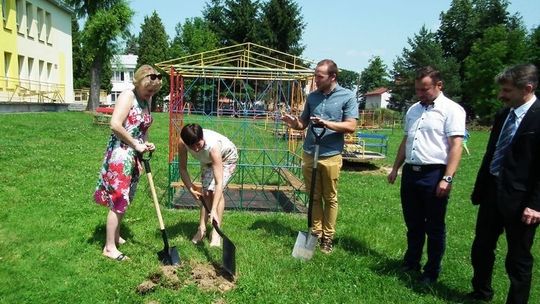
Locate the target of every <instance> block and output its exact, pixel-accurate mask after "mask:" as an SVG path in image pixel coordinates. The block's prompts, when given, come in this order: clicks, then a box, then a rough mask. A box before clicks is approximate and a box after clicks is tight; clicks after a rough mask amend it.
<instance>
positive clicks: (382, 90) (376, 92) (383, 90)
mask: <svg viewBox="0 0 540 304" xmlns="http://www.w3.org/2000/svg"><path fill="white" fill-rule="evenodd" d="M388 91H389V90H388V88H385V87H381V88H376V89H374V90H373V91H369V92H367V93H366V94H365V95H364V96H375V95H382V94H383V93H386V92H388Z"/></svg>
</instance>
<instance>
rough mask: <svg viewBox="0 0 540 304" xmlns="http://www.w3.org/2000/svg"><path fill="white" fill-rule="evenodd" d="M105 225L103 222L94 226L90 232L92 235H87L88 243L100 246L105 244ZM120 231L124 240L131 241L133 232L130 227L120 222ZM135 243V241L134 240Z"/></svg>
mask: <svg viewBox="0 0 540 304" xmlns="http://www.w3.org/2000/svg"><path fill="white" fill-rule="evenodd" d="M106 231H107V230H106V227H105V224H99V225H96V227H94V232H93V233H92V236H91V237H89V238H88V239H87V240H86V242H87V243H88V244H98V245H99V246H101V247H102V248H103V247H104V246H105V237H106ZM120 232H121V236H122V237H123V238H124V240H126V241H127V242H133V241H134V239H133V232H131V229H129V227H128V226H127V225H125V224H124V223H120ZM135 243H136V241H135Z"/></svg>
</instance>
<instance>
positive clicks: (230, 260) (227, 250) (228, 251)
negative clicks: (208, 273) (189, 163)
mask: <svg viewBox="0 0 540 304" xmlns="http://www.w3.org/2000/svg"><path fill="white" fill-rule="evenodd" d="M199 200H200V201H201V203H202V205H203V207H204V209H205V210H206V212H207V213H208V214H210V209H208V206H206V203H205V202H204V200H203V199H202V198H199ZM212 226H213V227H214V229H215V230H216V232H217V233H218V234H219V236H221V238H222V239H223V255H222V260H223V269H224V270H225V271H226V272H227V274H229V275H230V276H231V277H233V278H234V276H235V275H236V246H234V244H233V242H232V241H231V240H230V239H229V238H228V237H227V236H226V235H225V233H223V231H221V229H220V228H219V226H218V223H217V222H216V220H215V219H212Z"/></svg>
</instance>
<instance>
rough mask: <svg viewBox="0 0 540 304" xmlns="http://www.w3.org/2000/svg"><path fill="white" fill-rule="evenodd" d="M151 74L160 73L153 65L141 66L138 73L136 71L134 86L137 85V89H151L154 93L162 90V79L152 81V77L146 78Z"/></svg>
mask: <svg viewBox="0 0 540 304" xmlns="http://www.w3.org/2000/svg"><path fill="white" fill-rule="evenodd" d="M150 74H159V73H158V72H157V71H156V69H154V68H153V67H152V66H151V65H148V64H143V65H141V66H140V67H139V68H138V69H137V71H135V75H133V84H134V85H135V87H142V88H145V89H151V90H153V91H159V89H161V79H158V78H155V79H154V80H152V79H150V77H146V76H148V75H150Z"/></svg>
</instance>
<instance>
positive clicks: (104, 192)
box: [94, 65, 161, 261]
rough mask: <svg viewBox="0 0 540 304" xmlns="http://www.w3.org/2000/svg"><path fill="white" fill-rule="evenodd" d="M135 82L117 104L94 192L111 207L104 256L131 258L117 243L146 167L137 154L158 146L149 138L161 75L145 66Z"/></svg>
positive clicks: (139, 71) (99, 201) (119, 97)
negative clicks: (154, 97) (153, 98)
mask: <svg viewBox="0 0 540 304" xmlns="http://www.w3.org/2000/svg"><path fill="white" fill-rule="evenodd" d="M133 84H134V85H135V88H134V89H133V90H126V91H124V92H122V93H121V94H120V96H118V100H117V102H116V104H115V107H114V112H113V114H112V118H111V124H110V127H111V130H112V134H111V138H110V140H109V143H108V145H107V149H106V151H105V158H104V160H103V166H102V168H101V172H100V175H99V180H98V183H97V187H96V191H95V192H94V200H95V201H96V203H98V204H100V205H103V206H106V207H108V208H109V212H108V214H107V225H106V226H107V227H106V240H105V247H104V248H103V255H105V256H106V257H109V258H111V259H115V260H118V261H123V260H126V259H128V257H127V256H126V255H125V254H123V253H122V252H120V251H119V250H118V248H117V245H120V244H123V243H124V242H125V240H124V239H123V238H122V237H120V222H121V221H122V217H123V216H124V213H125V212H126V209H127V207H128V205H129V204H130V202H131V201H132V200H133V197H134V195H135V189H136V188H137V183H138V181H139V176H140V171H141V169H142V167H141V164H140V160H139V158H138V157H137V154H139V153H144V152H146V151H153V150H154V149H155V146H154V144H152V143H150V142H148V141H147V137H148V128H149V127H150V125H151V124H152V116H151V115H150V107H151V103H152V96H153V95H154V94H155V93H157V92H158V91H159V89H160V88H161V75H160V74H158V72H157V71H156V70H155V69H154V68H153V67H151V66H149V65H143V66H141V67H140V68H139V69H137V71H136V72H135V75H134V79H133Z"/></svg>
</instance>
